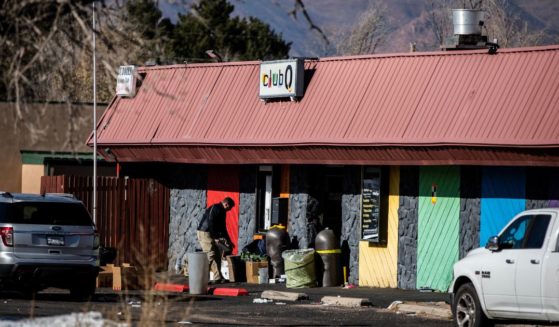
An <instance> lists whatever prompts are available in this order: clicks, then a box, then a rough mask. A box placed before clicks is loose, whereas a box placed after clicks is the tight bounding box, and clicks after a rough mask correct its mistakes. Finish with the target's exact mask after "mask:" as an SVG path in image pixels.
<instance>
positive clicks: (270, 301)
mask: <svg viewBox="0 0 559 327" xmlns="http://www.w3.org/2000/svg"><path fill="white" fill-rule="evenodd" d="M272 302H274V301H273V300H268V299H261V298H256V299H254V300H252V303H272Z"/></svg>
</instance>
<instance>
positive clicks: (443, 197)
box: [417, 166, 460, 291]
mask: <svg viewBox="0 0 559 327" xmlns="http://www.w3.org/2000/svg"><path fill="white" fill-rule="evenodd" d="M418 219H419V221H418V230H417V288H422V287H428V288H432V289H435V290H439V291H447V289H448V287H449V286H450V283H451V281H452V265H453V264H454V263H455V262H456V261H458V237H459V225H460V224H459V221H460V168H459V167H454V166H441V167H421V168H420V170H419V218H418Z"/></svg>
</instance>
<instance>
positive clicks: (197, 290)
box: [188, 252, 210, 294]
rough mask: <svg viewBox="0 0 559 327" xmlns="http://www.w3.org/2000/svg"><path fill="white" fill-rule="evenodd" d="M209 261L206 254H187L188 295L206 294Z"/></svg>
mask: <svg viewBox="0 0 559 327" xmlns="http://www.w3.org/2000/svg"><path fill="white" fill-rule="evenodd" d="M209 271H210V261H209V260H208V253H207V252H192V253H189V254H188V287H189V288H190V294H206V293H207V292H208V278H209V275H210V272H209Z"/></svg>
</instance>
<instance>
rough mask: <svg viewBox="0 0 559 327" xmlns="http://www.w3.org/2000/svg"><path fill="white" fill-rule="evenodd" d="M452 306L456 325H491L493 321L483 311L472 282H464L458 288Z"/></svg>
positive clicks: (467, 326) (470, 326)
mask: <svg viewBox="0 0 559 327" xmlns="http://www.w3.org/2000/svg"><path fill="white" fill-rule="evenodd" d="M452 307H453V308H452V309H453V310H452V312H454V323H455V325H456V326H460V327H480V326H489V325H491V322H490V321H489V319H487V317H486V316H485V314H484V313H483V309H482V308H481V305H480V303H479V298H478V296H477V293H476V289H475V287H474V285H472V283H466V284H463V285H462V286H460V287H459V288H458V292H456V297H455V298H454V303H452Z"/></svg>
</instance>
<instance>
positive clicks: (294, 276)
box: [281, 249, 316, 288]
mask: <svg viewBox="0 0 559 327" xmlns="http://www.w3.org/2000/svg"><path fill="white" fill-rule="evenodd" d="M281 256H282V257H283V260H284V261H285V274H286V277H287V281H286V285H285V286H286V287H287V288H301V287H315V286H316V275H315V271H314V249H301V250H286V251H283V253H282V254H281Z"/></svg>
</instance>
